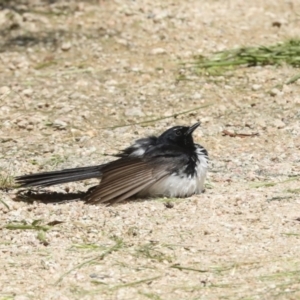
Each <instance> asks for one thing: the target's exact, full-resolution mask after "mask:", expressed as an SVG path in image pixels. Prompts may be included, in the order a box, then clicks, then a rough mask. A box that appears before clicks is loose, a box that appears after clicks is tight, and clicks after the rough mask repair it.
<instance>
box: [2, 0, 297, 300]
mask: <svg viewBox="0 0 300 300" xmlns="http://www.w3.org/2000/svg"><path fill="white" fill-rule="evenodd" d="M30 3H31V4H30V5H28V4H26V3H25V2H24V3H23V2H22V3H21V2H20V3H19V4H17V3H16V4H15V3H14V4H13V5H12V7H11V8H6V9H4V10H2V11H1V12H0V31H1V32H2V33H3V37H2V38H1V41H0V50H1V52H0V59H1V64H0V82H1V84H0V85H1V86H0V153H1V155H0V176H1V177H0V179H1V186H2V187H3V188H2V189H1V190H0V200H1V202H0V211H1V212H0V213H1V216H2V218H1V221H0V222H1V228H2V230H1V233H0V243H1V250H0V251H1V255H0V264H1V266H2V272H1V273H0V284H1V286H2V291H1V293H0V295H1V297H2V298H3V299H4V298H5V299H6V298H7V299H18V300H21V299H30V298H35V299H94V298H101V299H149V298H152V299H174V298H176V299H193V298H205V299H219V298H221V297H227V298H230V299H239V298H246V297H247V298H266V299H274V298H275V297H280V298H281V299H297V298H299V297H300V294H299V276H298V275H297V274H298V273H297V272H298V270H299V263H300V261H299V250H300V244H299V234H300V233H299V225H300V224H299V218H300V213H299V211H300V209H299V208H300V198H299V174H300V158H299V150H300V138H299V132H300V122H299V118H300V110H299V103H300V100H299V99H300V98H299V92H300V88H299V83H298V82H295V83H293V84H291V85H285V84H284V83H285V82H287V80H288V79H290V78H292V77H293V76H295V75H296V74H297V73H298V70H295V69H293V68H291V67H289V66H288V65H285V66H281V67H270V66H265V67H252V68H240V69H238V70H236V71H233V70H229V71H228V72H225V73H224V74H221V76H208V75H207V76H198V75H196V74H195V73H194V72H193V70H191V69H187V68H185V67H184V66H183V65H181V64H180V63H181V62H191V61H192V60H193V58H194V57H195V56H197V55H201V54H209V53H211V52H212V51H217V50H222V49H227V48H233V47H241V46H251V45H252V46H253V45H260V44H263V45H268V44H273V43H276V42H279V41H282V40H284V39H286V38H287V37H295V36H297V35H299V32H298V31H299V30H298V28H299V26H297V24H296V23H297V22H298V23H299V21H297V20H298V19H297V16H296V15H295V12H296V11H299V9H300V7H299V4H298V3H296V2H293V3H287V2H274V1H271V0H264V1H258V0H254V1H251V2H241V1H237V0H234V1H230V2H226V1H225V2H220V1H193V0H191V1H179V2H176V1H175V2H174V1H173V2H172V1H169V0H167V1H164V2H161V1H153V0H152V1H148V0H147V1H143V2H139V1H126V2H124V1H99V2H97V1H86V2H79V3H78V2H76V1H68V2H65V1H55V2H53V3H52V2H51V1H50V2H49V3H48V2H45V1H40V0H36V1H33V2H30ZM8 16H11V17H10V18H9V19H7V18H8ZM274 22H279V23H280V26H273V25H272V24H275V23H274ZM298 25H299V24H298ZM182 76H185V78H186V80H182V81H180V80H179V79H180V78H182ZM206 105H207V106H206ZM202 106H205V107H204V108H199V107H202ZM188 110H190V111H189V112H187V113H185V114H179V113H180V112H184V111H188ZM157 118H162V119H161V120H159V121H156V122H149V123H146V124H145V123H142V124H141V123H140V122H143V121H146V120H153V119H157ZM197 120H199V121H201V128H199V129H197V131H195V134H194V136H195V140H196V141H197V142H199V143H201V144H202V145H203V146H205V147H206V148H207V150H208V152H209V154H210V158H211V162H210V170H209V177H208V180H207V185H206V191H205V193H204V194H202V195H195V196H192V197H190V198H187V199H152V200H140V201H129V202H127V203H124V204H121V205H117V206H112V207H105V206H89V205H85V204H84V203H83V202H81V201H74V202H69V203H64V204H59V205H58V204H55V203H45V201H41V200H45V199H48V200H49V197H50V196H51V197H52V198H54V200H59V199H60V197H65V195H66V194H68V193H69V194H70V193H71V194H72V193H73V194H74V197H75V198H76V197H77V198H78V197H80V195H81V192H84V191H86V190H87V189H88V188H89V187H91V186H93V185H95V184H97V180H91V181H87V182H78V183H69V184H66V185H61V186H55V187H50V188H47V189H42V190H37V191H33V192H32V195H30V197H29V199H28V202H26V201H24V197H23V198H22V200H23V201H17V199H19V200H20V196H19V197H17V191H16V190H15V189H7V188H8V187H9V186H11V185H12V177H13V176H16V175H21V174H25V173H29V172H37V171H47V170H54V169H61V168H68V167H76V166H86V165H93V164H99V163H104V162H106V161H109V160H111V159H112V158H111V157H110V156H109V155H112V154H115V153H117V152H118V151H119V150H120V149H122V148H124V147H126V146H128V145H129V144H130V143H131V142H132V141H133V140H135V139H138V138H140V137H143V136H145V135H152V134H159V133H161V132H162V131H163V130H164V129H165V128H167V127H169V126H173V125H177V124H184V125H190V124H193V123H195V122H196V121H197ZM136 123H140V124H136ZM122 124H135V125H130V126H127V127H118V126H119V125H122ZM224 130H225V132H228V133H230V135H228V134H224ZM57 193H58V194H57ZM169 202H170V203H171V204H170V203H169ZM14 225H19V226H21V225H22V226H24V225H28V226H31V227H32V228H33V229H30V230H29V229H26V230H25V229H23V230H22V229H16V230H12V229H9V228H11V227H9V226H14ZM45 226H48V227H50V229H49V228H48V227H45ZM45 228H48V229H49V230H46V229H45ZM1 297H0V298H1Z"/></svg>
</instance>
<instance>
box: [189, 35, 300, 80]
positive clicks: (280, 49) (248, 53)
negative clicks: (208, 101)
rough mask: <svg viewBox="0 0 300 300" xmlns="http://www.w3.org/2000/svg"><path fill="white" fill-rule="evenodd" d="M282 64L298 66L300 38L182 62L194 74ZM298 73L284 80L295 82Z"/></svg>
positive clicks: (220, 52) (220, 72)
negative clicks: (190, 61)
mask: <svg viewBox="0 0 300 300" xmlns="http://www.w3.org/2000/svg"><path fill="white" fill-rule="evenodd" d="M283 64H287V65H290V66H292V67H295V68H299V67H300V39H291V40H287V41H285V42H281V43H278V44H275V45H270V46H263V45H262V46H258V47H241V48H237V49H229V50H224V51H218V52H215V53H212V55H210V56H203V55H200V56H197V57H195V61H194V62H192V63H184V66H185V67H190V68H192V69H193V70H194V71H195V72H196V74H198V75H203V74H209V75H221V74H222V72H224V71H226V70H232V69H235V68H237V67H253V66H266V65H274V66H280V65H283ZM299 78H300V74H297V75H295V76H294V77H292V78H290V79H289V80H287V81H286V84H291V83H294V82H296V81H297V80H298V79H299Z"/></svg>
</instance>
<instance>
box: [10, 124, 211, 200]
mask: <svg viewBox="0 0 300 300" xmlns="http://www.w3.org/2000/svg"><path fill="white" fill-rule="evenodd" d="M199 125H200V123H196V124H194V125H192V126H190V127H186V126H175V127H172V128H170V129H168V130H166V131H165V132H164V133H162V134H161V135H160V136H158V137H156V136H150V137H147V138H143V139H139V140H137V141H135V142H134V144H133V145H131V146H130V147H128V148H126V149H124V150H122V151H121V152H120V153H119V154H117V155H116V156H117V157H119V158H118V159H117V160H114V161H112V162H109V163H105V164H102V165H98V166H91V167H82V168H73V169H65V170H61V171H53V172H43V173H37V174H30V175H24V176H19V177H16V182H17V183H19V184H20V185H21V187H30V186H39V187H45V186H51V185H55V184H61V183H66V182H73V181H78V180H84V179H89V178H100V179H101V181H100V184H99V185H98V186H96V187H95V188H94V189H93V190H92V191H91V192H90V193H88V194H87V196H86V198H85V200H86V202H87V203H94V204H96V203H107V204H112V203H117V202H121V201H123V200H126V199H128V198H130V197H132V196H137V197H141V198H144V197H159V196H160V197H178V198H179V197H188V196H191V195H193V194H199V193H201V192H203V190H204V180H205V177H206V173H207V167H208V153H207V151H206V149H205V148H203V147H202V146H201V145H199V144H195V143H194V141H193V137H192V133H193V131H194V130H195V129H196V128H197V127H198V126H199Z"/></svg>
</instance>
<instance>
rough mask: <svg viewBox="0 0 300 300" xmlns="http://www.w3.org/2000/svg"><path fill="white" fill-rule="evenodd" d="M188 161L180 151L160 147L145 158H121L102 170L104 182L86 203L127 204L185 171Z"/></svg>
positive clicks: (152, 149)
mask: <svg viewBox="0 0 300 300" xmlns="http://www.w3.org/2000/svg"><path fill="white" fill-rule="evenodd" d="M187 161H188V158H187V155H185V154H184V153H183V152H182V150H181V149H180V148H177V147H170V146H161V145H159V146H156V147H153V148H151V151H148V152H147V153H146V154H145V155H144V157H143V158H139V157H125V158H120V159H118V160H115V161H113V162H111V163H109V164H107V166H105V167H104V168H103V169H102V172H103V176H102V179H101V182H100V184H99V186H97V187H96V188H95V189H94V190H93V191H92V192H91V193H90V194H89V195H88V196H87V197H86V201H87V202H88V203H94V204H96V203H97V204H98V203H109V204H112V203H117V202H121V201H124V200H126V199H128V198H130V197H132V196H134V195H136V194H138V193H139V192H141V191H143V190H145V189H147V188H149V187H151V186H152V185H153V184H155V183H157V182H159V181H160V180H162V179H163V178H165V177H166V176H168V175H170V174H172V173H174V172H177V171H178V170H179V169H180V168H184V167H185V165H186V163H187Z"/></svg>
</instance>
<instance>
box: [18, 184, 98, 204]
mask: <svg viewBox="0 0 300 300" xmlns="http://www.w3.org/2000/svg"><path fill="white" fill-rule="evenodd" d="M94 188H95V187H92V188H90V189H89V190H88V191H87V192H81V191H79V192H75V193H70V192H65V193H63V192H54V191H49V190H44V189H39V190H20V191H18V192H17V194H16V195H15V197H14V200H15V201H20V202H27V203H29V204H32V203H33V202H41V203H45V204H64V203H68V202H78V201H83V202H85V197H86V196H87V195H88V194H89V193H90V192H91V190H93V189H94Z"/></svg>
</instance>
